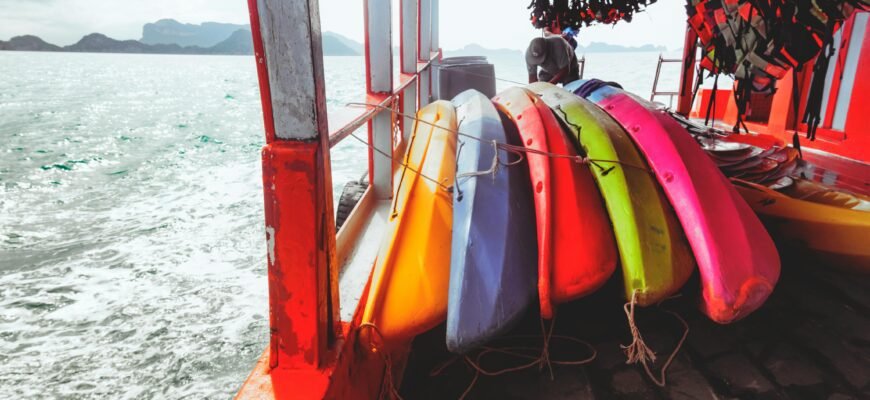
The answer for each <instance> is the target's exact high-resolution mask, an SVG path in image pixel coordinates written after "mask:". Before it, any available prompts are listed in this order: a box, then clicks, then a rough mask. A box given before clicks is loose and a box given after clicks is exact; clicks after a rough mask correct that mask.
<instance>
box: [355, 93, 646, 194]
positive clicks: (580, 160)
mask: <svg viewBox="0 0 870 400" xmlns="http://www.w3.org/2000/svg"><path fill="white" fill-rule="evenodd" d="M346 105H347V106H349V107H363V108H368V107H372V108H376V109H380V110H383V111H389V112H391V113H393V114H395V115H396V116H401V117H405V118H408V119H411V120H413V121H416V122H418V123H421V124H424V125H428V126H431V127H434V128H438V129H442V130H445V131H447V132H449V133H452V134H454V135H457V137H465V138H469V139H472V140H476V141H478V142H481V143H487V142H486V141H485V140H483V139H480V138H478V137H475V136H473V135H469V134H467V133H464V132H461V131H460V130H458V129H450V128H447V127H443V126H439V125H437V124H435V123H433V122H429V121H425V120H423V119H421V118H417V116H416V115H410V114H405V113H403V112H401V111H399V110H397V109H395V108H393V107H388V106H385V105H381V104H375V103H358V102H350V103H346ZM350 136H352V137H353V138H354V139H356V140H358V141H360V142H361V143H363V144H364V145H366V146H367V147H369V148H370V149H372V150H374V151H375V152H378V153H380V154H381V155H384V156H385V157H389V158H390V159H392V155H389V154H387V153H386V152H384V151H381V150H380V149H377V148H375V147H374V146H373V145H371V144H369V143H368V141H366V140H364V139H362V138H360V137H358V136H356V135H355V134H351V135H350ZM496 143H497V147H498V148H500V149H502V150H505V151H509V152H512V153H516V154H519V153H524V154H526V155H528V154H534V155H539V156H545V157H549V158H554V159H569V160H572V161H574V162H575V163H577V164H590V165H595V166H596V167H597V168H599V169H601V170H602V171H605V172H610V171H612V170H613V168H614V167H611V168H605V167H603V166H601V165H599V164H604V163H611V164H617V165H622V166H623V167H628V168H634V169H639V170H642V171H645V172H647V173H652V171H651V170H650V169H649V168H647V167H642V166H637V165H632V164H629V163H625V162H622V161H618V160H604V159H594V158H589V157H586V156H584V155H581V154H577V155H573V154H560V153H552V152H548V151H542V150H537V149H531V148H528V147H525V146H521V145H512V144H509V143H501V142H496ZM394 162H396V161H394ZM520 162H521V161H519V162H516V163H511V164H510V165H516V164H519V163H520ZM397 164H399V165H401V166H403V167H406V168H408V169H409V170H411V171H412V172H414V173H417V174H419V175H420V176H423V177H424V178H426V179H427V180H429V181H432V182H435V183H438V184H439V185H441V186H442V188H444V189H445V190H448V191H450V190H452V188H450V187H447V186H445V185H443V184H441V183H440V182H439V181H438V180H436V179H434V178H431V177H427V176H425V175H423V174H421V173H420V172H419V171H416V170H414V169H413V168H410V167H407V166H406V165H405V164H403V163H401V162H397Z"/></svg>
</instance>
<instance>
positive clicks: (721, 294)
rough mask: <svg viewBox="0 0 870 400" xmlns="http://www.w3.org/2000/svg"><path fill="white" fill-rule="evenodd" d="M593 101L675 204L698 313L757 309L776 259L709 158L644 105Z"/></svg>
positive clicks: (613, 96)
mask: <svg viewBox="0 0 870 400" xmlns="http://www.w3.org/2000/svg"><path fill="white" fill-rule="evenodd" d="M590 99H592V100H594V101H595V102H596V103H597V104H598V105H599V106H600V107H601V108H603V109H604V110H605V111H607V112H608V113H609V114H610V115H611V116H613V118H615V119H616V120H617V121H619V123H620V124H621V125H622V126H623V127H624V128H625V130H626V131H627V132H628V133H629V134H630V135H631V137H632V138H633V139H634V141H635V143H636V144H637V146H638V147H639V148H640V149H641V151H642V152H643V154H644V155H645V156H646V158H647V161H648V162H649V165H650V167H651V168H652V169H653V172H654V173H655V175H656V178H657V179H658V181H659V183H660V184H661V185H662V188H663V189H664V192H665V194H666V195H667V197H668V199H669V200H670V201H671V203H672V204H673V206H674V209H675V210H676V212H677V217H678V219H679V220H680V223H681V225H682V226H683V229H684V230H685V232H686V236H687V237H688V240H689V244H690V246H691V247H692V250H693V252H694V253H695V259H696V260H697V263H698V268H699V269H700V272H701V284H702V285H703V302H702V306H701V307H702V310H703V311H704V312H705V313H706V314H707V315H708V316H709V317H710V318H711V319H712V320H713V321H716V322H718V323H721V324H725V323H729V322H732V321H736V320H738V319H740V318H743V317H745V316H746V315H748V314H749V313H751V312H752V311H754V310H755V309H757V308H758V307H760V306H761V305H762V304H763V303H764V301H765V300H766V299H767V297H768V296H769V295H770V293H771V292H772V291H773V287H774V285H775V284H776V281H777V280H778V279H779V270H780V263H779V254H778V253H777V251H776V247H775V246H774V244H773V240H771V238H770V236H769V235H768V234H767V231H766V230H765V229H764V226H763V225H762V224H761V222H760V221H759V220H758V217H756V215H755V213H753V212H752V209H750V208H749V206H748V205H747V204H746V202H745V201H744V200H743V198H742V197H740V195H739V194H738V193H737V191H736V190H735V189H734V187H733V186H732V185H731V184H730V183H729V182H728V180H726V178H725V176H724V175H722V173H721V172H720V171H719V169H718V168H717V167H716V165H715V164H714V163H713V161H711V160H710V157H709V156H707V155H706V154H704V151H703V150H702V149H701V147H700V146H699V145H698V143H696V142H695V140H694V139H693V138H692V137H691V136H690V135H689V133H688V132H686V130H685V129H684V128H683V127H682V126H681V125H680V124H679V123H678V122H677V121H675V120H674V119H673V118H671V117H670V116H668V115H667V114H666V113H665V112H663V111H659V110H653V109H651V105H650V104H645V102H644V103H642V102H643V100H639V99H636V98H634V97H632V96H631V95H629V94H628V93H626V92H623V91H621V90H618V89H614V88H611V87H604V88H602V89H599V90H597V91H596V93H594V95H593V96H590ZM648 107H650V108H648Z"/></svg>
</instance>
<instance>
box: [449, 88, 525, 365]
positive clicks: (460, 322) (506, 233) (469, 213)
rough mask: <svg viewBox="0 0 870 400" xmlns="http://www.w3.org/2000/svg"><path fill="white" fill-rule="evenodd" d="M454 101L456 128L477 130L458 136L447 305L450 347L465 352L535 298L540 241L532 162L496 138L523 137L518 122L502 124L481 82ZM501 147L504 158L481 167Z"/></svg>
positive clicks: (498, 330) (499, 330)
mask: <svg viewBox="0 0 870 400" xmlns="http://www.w3.org/2000/svg"><path fill="white" fill-rule="evenodd" d="M453 103H454V105H455V106H456V116H457V119H458V120H459V121H460V123H459V131H460V132H462V134H463V135H468V136H472V137H466V136H460V137H459V138H458V142H457V149H456V176H457V177H456V182H455V184H454V188H453V239H452V247H451V256H450V292H449V296H448V306H447V348H448V349H449V350H450V351H452V352H454V353H460V354H461V353H466V352H468V351H470V350H473V349H474V348H476V347H479V346H480V345H482V344H484V343H486V342H487V341H489V340H490V339H492V338H493V337H495V336H497V335H499V334H501V333H503V332H505V331H506V330H508V329H510V328H511V327H512V326H513V325H514V323H515V322H516V321H517V320H518V319H519V318H520V317H522V315H523V312H524V311H525V310H526V309H527V308H528V306H529V305H530V304H532V303H533V302H534V301H535V300H536V283H537V269H536V267H535V264H536V261H537V247H536V246H535V243H536V237H535V216H534V204H533V200H532V188H531V185H530V183H529V173H528V166H527V165H526V164H525V163H517V164H513V163H515V162H517V161H516V160H517V159H518V157H517V156H516V155H515V154H512V153H509V152H507V151H505V150H497V149H496V148H494V147H493V144H492V143H493V142H496V143H508V144H512V145H521V142H520V140H519V135H518V133H517V132H516V127H513V129H505V128H504V127H503V126H502V120H501V118H500V117H499V114H498V112H497V111H496V108H495V106H493V104H492V102H491V101H490V100H489V98H488V97H486V96H484V95H483V94H482V93H480V92H478V91H476V90H469V91H466V92H463V93H461V94H460V95H458V96H457V97H456V98H455V99H454V100H453ZM507 123H508V124H512V122H510V121H507ZM496 153H497V157H498V158H497V161H498V163H499V164H500V165H501V166H500V167H499V168H498V169H496V170H495V171H494V172H493V173H483V174H480V171H488V170H490V169H491V168H492V166H493V165H492V164H493V161H494V159H495V157H496ZM505 165H510V166H507V167H505ZM478 174H479V175H478Z"/></svg>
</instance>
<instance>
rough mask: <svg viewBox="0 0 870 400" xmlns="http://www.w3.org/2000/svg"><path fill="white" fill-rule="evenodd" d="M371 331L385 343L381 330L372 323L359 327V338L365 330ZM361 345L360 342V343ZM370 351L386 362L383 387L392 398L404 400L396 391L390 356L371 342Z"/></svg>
mask: <svg viewBox="0 0 870 400" xmlns="http://www.w3.org/2000/svg"><path fill="white" fill-rule="evenodd" d="M364 328H366V329H370V330H371V331H372V332H374V333H375V334H376V335H377V336H378V339H379V341H380V342H383V341H384V340H383V335H381V330H380V329H378V326H377V325H375V324H373V323H371V322H363V323H361V324H360V325H359V329H358V330H357V335H358V336H357V337H359V335H360V334H361V333H362V331H363V329H364ZM358 343H359V342H358ZM368 350H369V351H370V352H371V353H372V354H380V356H381V358H382V359H383V360H384V380H383V384H382V386H386V387H387V388H388V389H389V391H390V398H391V399H395V400H403V399H402V395H400V394H399V391H398V390H397V389H396V382H395V380H394V377H393V361H392V359H391V358H390V355H389V354H387V352H386V351H381V349H379V348H378V346H377V345H376V344H375V343H374V341H369V343H368Z"/></svg>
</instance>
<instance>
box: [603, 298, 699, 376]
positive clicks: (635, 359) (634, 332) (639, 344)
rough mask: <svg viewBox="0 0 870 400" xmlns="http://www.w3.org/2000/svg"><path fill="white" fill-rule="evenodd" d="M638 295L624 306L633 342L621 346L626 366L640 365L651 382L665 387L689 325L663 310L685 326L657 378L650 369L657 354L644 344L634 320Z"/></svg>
mask: <svg viewBox="0 0 870 400" xmlns="http://www.w3.org/2000/svg"><path fill="white" fill-rule="evenodd" d="M637 295H638V291H637V290H635V291H634V292H632V294H631V300H630V301H628V302H626V303H625V304H624V305H623V306H622V308H623V310H624V311H625V316H626V318H627V319H628V327H629V330H630V331H631V337H632V342H631V344H629V345H628V346H625V345H620V347H621V348H622V350H623V351H624V352H625V356H626V361H625V363H626V364H637V363H640V364H641V365H643V369H644V371H646V374H647V376H648V377H649V378H650V380H652V381H653V383H655V384H656V385H658V386H659V387H664V386H665V385H666V384H667V371H668V367H670V366H671V363H672V362H673V361H674V358H676V356H677V353H679V352H680V349H681V348H682V347H683V343H684V342H685V341H686V338H687V337H688V336H689V324H688V323H686V320H684V319H683V318H682V317H680V315H679V314H677V313H675V312H673V311H670V310H665V309H661V310H662V311H664V312H666V313H669V314H671V315H673V316H674V317H675V318H676V319H677V320H678V321H680V323H681V324H682V325H683V336H682V337H681V338H680V340H679V341H678V342H677V345H676V347H674V350H673V351H672V352H671V354H670V355H669V356H668V358H667V360H666V361H665V363H664V364H663V365H662V368H661V370H660V371H659V376H658V377H656V376H655V374H653V372H652V370H651V368H650V364H651V363H655V361H656V353H655V352H654V351H653V350H652V349H650V348H649V346H647V344H646V342H644V340H643V336H642V335H641V334H640V329H639V328H638V327H637V323H636V322H635V318H634V310H635V306H636V305H637ZM666 300H667V299H666ZM659 306H661V303H659Z"/></svg>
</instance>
